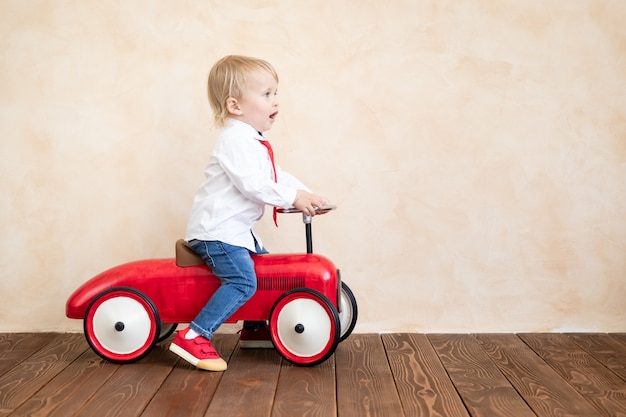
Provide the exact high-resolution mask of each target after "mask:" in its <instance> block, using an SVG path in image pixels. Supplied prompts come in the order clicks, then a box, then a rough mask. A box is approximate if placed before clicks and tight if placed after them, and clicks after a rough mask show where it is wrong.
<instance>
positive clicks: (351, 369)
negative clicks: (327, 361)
mask: <svg viewBox="0 0 626 417" xmlns="http://www.w3.org/2000/svg"><path fill="white" fill-rule="evenodd" d="M335 363H336V367H337V371H336V372H337V410H338V415H339V416H340V417H365V416H367V417H374V416H384V417H389V416H394V417H401V416H404V412H403V410H402V406H401V404H400V397H399V396H398V392H397V390H396V387H395V382H394V379H393V375H392V373H391V369H390V367H389V363H388V362H387V355H386V353H385V349H384V347H383V344H382V340H381V338H380V336H379V335H374V334H352V335H351V336H350V337H349V338H347V339H346V340H344V341H343V342H342V343H340V344H339V347H337V350H336V351H335Z"/></svg>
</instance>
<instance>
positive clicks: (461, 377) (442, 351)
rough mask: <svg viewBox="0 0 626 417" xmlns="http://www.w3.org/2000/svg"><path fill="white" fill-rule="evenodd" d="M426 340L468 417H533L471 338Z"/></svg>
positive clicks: (436, 336) (466, 336) (439, 335)
mask: <svg viewBox="0 0 626 417" xmlns="http://www.w3.org/2000/svg"><path fill="white" fill-rule="evenodd" d="M428 339H429V340H430V342H431V343H432V345H433V347H434V348H435V351H436V352H437V353H438V355H439V357H440V358H441V362H442V363H443V365H444V367H445V369H446V370H447V372H448V374H449V375H450V379H451V380H452V382H453V383H454V386H455V387H456V389H457V390H458V392H459V394H460V395H461V397H462V398H463V401H464V402H465V405H466V406H467V409H468V410H469V411H470V413H471V415H472V417H496V416H502V417H535V413H533V412H532V410H531V409H530V408H529V407H528V405H527V404H526V402H525V401H524V399H523V398H522V397H521V396H520V395H519V393H518V392H517V391H516V390H515V388H513V387H512V386H511V383H510V382H509V381H508V380H507V379H506V378H505V376H504V375H503V374H502V373H501V372H500V369H498V367H497V366H496V364H495V363H494V362H493V361H492V360H491V359H490V358H489V357H488V356H487V355H486V354H485V352H484V351H483V350H482V348H481V347H480V346H479V345H478V343H477V342H476V340H475V339H474V338H473V337H472V336H471V335H443V334H438V335H435V334H431V335H428Z"/></svg>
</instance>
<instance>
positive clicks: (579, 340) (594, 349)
mask: <svg viewBox="0 0 626 417" xmlns="http://www.w3.org/2000/svg"><path fill="white" fill-rule="evenodd" d="M568 336H569V337H570V338H571V339H572V340H574V342H576V344H578V345H579V346H580V347H582V348H583V349H585V350H586V351H587V352H589V353H590V354H591V355H593V357H594V358H596V360H597V361H598V362H600V363H601V364H602V365H604V366H606V367H607V368H609V369H610V370H611V371H613V373H615V374H616V375H617V376H619V377H620V378H621V379H622V380H623V381H626V343H620V341H619V340H617V339H616V338H615V337H613V336H611V335H608V334H598V333H592V334H589V333H576V334H568Z"/></svg>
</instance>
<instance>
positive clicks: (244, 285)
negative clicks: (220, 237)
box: [190, 241, 257, 340]
mask: <svg viewBox="0 0 626 417" xmlns="http://www.w3.org/2000/svg"><path fill="white" fill-rule="evenodd" d="M190 247H191V249H192V250H193V251H194V252H196V253H198V254H199V255H201V256H202V258H203V259H204V261H205V262H206V263H207V265H209V266H210V267H211V269H212V270H213V273H214V274H215V275H216V276H217V277H218V278H219V279H220V280H221V281H222V285H221V286H220V287H219V288H218V290H217V291H216V292H215V294H213V296H212V297H211V299H210V300H209V302H208V303H207V304H206V306H204V308H203V309H202V310H201V311H200V313H199V314H198V315H197V316H196V318H195V319H194V320H193V321H192V322H191V324H190V327H191V329H192V330H193V331H195V332H196V333H198V334H200V335H202V336H204V337H205V338H207V339H209V340H211V339H212V338H213V333H214V332H215V331H216V330H217V328H218V327H220V326H221V325H222V323H224V321H225V320H226V319H228V318H229V317H230V316H231V315H232V314H233V313H234V312H235V311H237V309H238V308H239V307H241V306H242V305H243V304H244V303H245V302H246V301H248V300H249V299H250V297H252V295H254V293H255V291H256V285H257V279H256V274H255V272H254V262H253V261H252V258H251V257H250V252H249V251H248V249H246V248H242V247H239V246H233V245H229V244H227V243H223V242H218V241H209V242H205V241H192V242H190Z"/></svg>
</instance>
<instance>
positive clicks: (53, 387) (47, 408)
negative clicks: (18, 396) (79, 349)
mask: <svg viewBox="0 0 626 417" xmlns="http://www.w3.org/2000/svg"><path fill="white" fill-rule="evenodd" d="M85 348H87V342H85ZM119 366H120V365H115V364H112V363H110V362H107V361H104V360H102V359H101V358H100V357H99V356H98V355H96V354H95V353H94V352H93V351H92V350H91V349H89V350H86V351H85V352H84V353H83V354H82V355H80V356H79V357H78V358H77V359H76V360H75V361H74V362H72V363H71V364H70V365H69V366H68V367H67V368H65V369H64V370H63V371H62V372H61V373H59V374H58V375H57V376H56V377H55V378H54V379H52V380H51V381H50V382H49V383H48V384H46V385H45V386H44V387H43V388H42V389H41V390H40V391H39V392H37V393H36V394H35V395H34V396H33V397H31V398H30V399H29V400H28V401H26V402H25V403H24V404H22V406H21V407H19V408H18V409H17V410H15V412H14V415H16V416H29V417H67V416H72V415H74V414H75V413H76V412H77V411H78V410H79V409H80V408H81V407H83V405H84V404H85V403H86V402H87V401H89V399H90V398H91V396H92V395H93V394H94V392H97V391H98V390H99V389H100V388H101V387H102V386H103V385H104V384H106V383H107V381H108V380H109V378H111V376H112V375H113V374H114V373H115V371H116V370H117V369H118V368H119Z"/></svg>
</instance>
